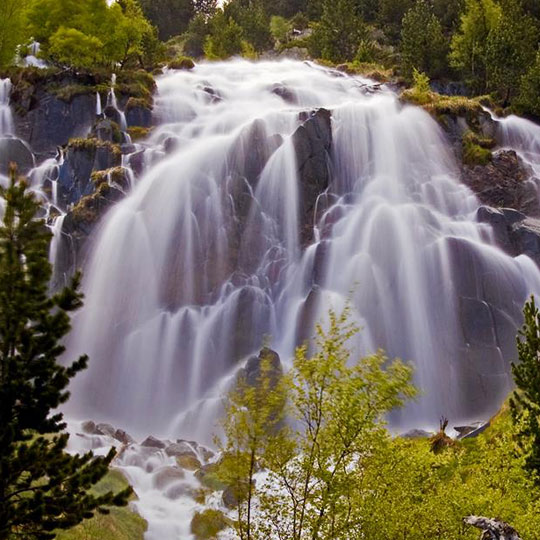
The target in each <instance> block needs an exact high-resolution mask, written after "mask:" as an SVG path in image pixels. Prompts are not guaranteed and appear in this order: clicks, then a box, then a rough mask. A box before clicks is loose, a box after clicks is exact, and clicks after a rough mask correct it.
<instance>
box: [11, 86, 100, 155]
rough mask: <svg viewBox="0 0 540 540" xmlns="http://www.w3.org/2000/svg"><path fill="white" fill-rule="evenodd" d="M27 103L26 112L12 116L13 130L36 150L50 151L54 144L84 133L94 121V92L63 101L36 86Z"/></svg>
mask: <svg viewBox="0 0 540 540" xmlns="http://www.w3.org/2000/svg"><path fill="white" fill-rule="evenodd" d="M15 98H16V96H15ZM27 105H28V107H29V110H28V111H27V112H26V114H20V113H17V114H16V115H15V123H16V131H17V134H18V135H19V136H20V137H21V138H23V139H24V140H26V141H28V143H29V144H30V146H31V147H32V148H33V150H34V151H35V152H37V153H42V154H51V153H54V151H55V150H56V147H57V146H62V145H64V144H66V143H67V142H68V140H69V139H71V138H73V137H80V136H84V135H86V133H87V132H88V129H89V128H90V126H91V125H92V124H93V122H94V120H95V114H96V97H95V95H94V94H85V95H79V96H75V97H74V98H73V99H71V100H70V101H63V100H61V99H59V98H57V97H55V96H53V95H51V94H48V93H47V92H46V91H44V90H43V89H37V90H36V93H35V95H33V96H32V98H31V100H30V101H29V102H28V103H27Z"/></svg>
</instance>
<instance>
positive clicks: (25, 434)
mask: <svg viewBox="0 0 540 540" xmlns="http://www.w3.org/2000/svg"><path fill="white" fill-rule="evenodd" d="M0 197H2V198H3V199H4V201H5V208H4V215H3V219H2V222H1V223H0V539H2V540H3V539H8V538H25V539H39V540H42V539H48V538H54V537H55V532H54V531H55V530H59V529H67V528H70V527H72V526H74V525H76V524H77V523H79V522H81V521H82V520H83V519H86V518H90V517H92V515H93V512H94V511H96V510H97V511H99V512H102V513H107V509H106V506H108V505H125V504H126V502H127V498H128V496H129V495H130V493H131V489H127V490H124V491H122V492H120V493H117V494H113V493H107V494H105V495H103V496H94V495H92V494H90V493H89V491H88V490H89V488H91V487H92V486H93V485H94V484H95V483H96V482H98V481H99V480H100V479H101V478H102V477H103V476H104V475H105V474H106V473H107V470H108V466H109V464H110V462H111V460H112V459H113V457H114V451H111V452H110V453H109V454H108V455H107V456H106V457H99V458H95V457H94V456H93V455H92V453H91V452H89V453H87V454H85V455H82V456H79V455H75V456H72V455H70V454H68V453H66V451H65V449H66V444H67V441H68V435H67V434H65V433H62V431H63V430H64V428H65V423H64V422H63V421H62V420H63V418H62V414H61V413H59V412H57V407H58V406H59V405H60V404H62V403H64V402H65V401H66V400H67V399H68V397H69V393H68V392H67V391H66V387H67V385H68V383H69V381H70V379H71V378H72V377H74V376H75V375H76V374H77V373H78V372H79V371H81V370H82V369H84V368H85V367H86V365H87V361H88V359H87V357H86V356H82V357H81V358H79V359H78V360H76V361H75V362H74V363H72V364H71V365H70V366H68V367H63V366H61V365H60V364H58V363H57V359H58V357H59V356H60V355H61V354H62V353H63V352H64V347H63V346H62V345H61V340H62V338H63V337H64V336H65V335H66V334H67V333H68V332H69V330H70V317H69V312H71V311H73V310H75V309H77V308H78V307H80V306H81V305H82V295H81V294H80V293H79V292H78V290H77V289H78V285H79V281H80V276H79V275H77V276H76V277H75V278H74V280H73V283H72V285H71V286H70V287H67V288H65V289H64V290H62V291H61V292H59V293H57V294H54V295H51V294H49V286H48V284H49V279H50V276H51V266H50V264H49V261H48V249H49V241H50V237H51V234H50V232H49V230H48V229H47V227H46V225H45V223H44V220H43V219H38V217H37V216H38V214H39V211H40V204H39V202H38V200H37V198H36V196H35V195H34V194H33V193H32V192H31V191H30V190H29V188H28V186H27V184H26V182H25V181H24V180H23V179H21V178H17V173H16V169H15V168H14V167H12V169H11V171H10V184H9V186H8V187H7V188H0Z"/></svg>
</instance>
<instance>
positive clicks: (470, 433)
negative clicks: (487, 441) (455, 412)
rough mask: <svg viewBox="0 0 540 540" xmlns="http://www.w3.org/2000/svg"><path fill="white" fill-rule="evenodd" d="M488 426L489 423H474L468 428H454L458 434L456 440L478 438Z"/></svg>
mask: <svg viewBox="0 0 540 540" xmlns="http://www.w3.org/2000/svg"><path fill="white" fill-rule="evenodd" d="M489 426H490V422H474V423H472V424H470V425H468V426H455V427H454V429H455V430H456V431H457V432H458V433H459V435H458V439H460V440H461V439H472V438H474V437H478V435H480V433H483V432H484V431H485V430H486V429H487V428H488V427H489Z"/></svg>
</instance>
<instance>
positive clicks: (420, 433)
mask: <svg viewBox="0 0 540 540" xmlns="http://www.w3.org/2000/svg"><path fill="white" fill-rule="evenodd" d="M433 435H434V433H433V432H431V431H425V430H424V429H410V430H409V431H406V432H405V433H402V434H401V435H400V437H401V438H402V439H429V438H431V437H433Z"/></svg>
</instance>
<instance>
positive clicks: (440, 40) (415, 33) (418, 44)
mask: <svg viewBox="0 0 540 540" xmlns="http://www.w3.org/2000/svg"><path fill="white" fill-rule="evenodd" d="M401 55H402V69H403V74H404V76H405V77H407V78H408V79H409V80H410V79H411V78H412V75H413V70H414V69H417V70H419V71H423V72H425V73H427V74H428V75H430V76H432V77H436V76H438V75H441V74H442V73H443V72H444V68H445V64H446V42H445V39H444V36H443V33H442V27H441V23H440V22H439V20H438V19H437V17H436V16H435V15H434V13H433V11H432V8H431V6H430V4H429V3H428V2H427V0H417V1H416V3H415V5H414V6H413V7H412V8H411V9H410V10H409V11H407V13H406V15H405V17H404V18H403V24H402V29H401Z"/></svg>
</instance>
